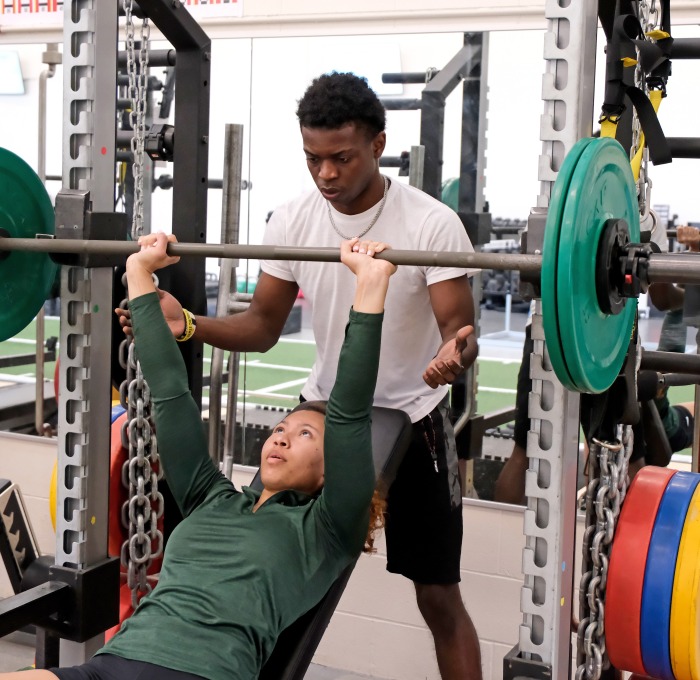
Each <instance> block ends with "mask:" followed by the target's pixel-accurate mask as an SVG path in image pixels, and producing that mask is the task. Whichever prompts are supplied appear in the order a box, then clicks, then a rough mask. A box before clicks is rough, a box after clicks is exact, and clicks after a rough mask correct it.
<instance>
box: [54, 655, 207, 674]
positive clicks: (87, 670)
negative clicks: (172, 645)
mask: <svg viewBox="0 0 700 680" xmlns="http://www.w3.org/2000/svg"><path fill="white" fill-rule="evenodd" d="M49 670H50V671H51V672H52V673H53V674H54V675H56V676H57V677H58V678H59V680H203V678H202V676H200V675H192V674H191V673H184V672H182V671H175V670H172V669H170V668H165V667H163V666H157V665H155V664H152V663H146V662H145V661H133V660H131V659H124V658H122V657H121V656H115V655H114V654H98V655H97V656H94V657H92V659H90V661H88V662H86V663H84V664H81V665H80V666H70V667H68V668H49Z"/></svg>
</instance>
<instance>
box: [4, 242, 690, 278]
mask: <svg viewBox="0 0 700 680" xmlns="http://www.w3.org/2000/svg"><path fill="white" fill-rule="evenodd" d="M138 249H139V246H138V244H137V243H135V242H134V241H99V240H81V239H54V238H34V239H32V238H11V237H7V238H3V237H0V251H12V250H20V251H25V252H43V253H71V254H75V255H121V256H124V257H125V258H126V257H128V256H129V255H131V254H132V253H135V252H136V251H137V250H138ZM168 253H169V254H170V255H179V256H182V257H190V256H194V257H211V258H220V257H222V258H231V259H242V260H250V259H253V260H293V261H296V262H339V261H340V249H339V248H295V247H291V246H256V245H243V244H239V245H231V244H222V243H171V244H169V245H168ZM377 257H378V258H379V259H383V260H388V261H389V262H393V263H394V264H398V265H417V266H427V267H430V266H433V267H463V268H473V269H504V270H512V271H515V270H517V271H520V272H527V273H533V274H536V273H539V272H540V271H541V270H542V256H541V255H533V254H519V253H466V252H455V253H451V252H440V251H423V250H388V251H385V252H383V253H380V254H379V255H378V256H377ZM647 274H648V279H649V282H650V283H657V282H668V283H689V284H692V283H700V253H652V255H651V256H650V258H649V264H648V270H647Z"/></svg>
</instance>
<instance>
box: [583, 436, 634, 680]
mask: <svg viewBox="0 0 700 680" xmlns="http://www.w3.org/2000/svg"><path fill="white" fill-rule="evenodd" d="M617 438H618V439H617V441H615V442H602V441H599V440H597V439H595V438H594V439H593V440H592V442H591V443H590V446H589V451H590V453H589V455H590V460H591V461H597V462H598V466H595V465H591V466H590V469H592V470H595V469H598V470H599V471H600V476H599V477H598V478H595V479H591V480H590V482H589V484H588V487H587V489H586V531H585V533H584V536H583V557H584V562H583V563H584V565H586V564H588V562H589V560H590V569H588V570H587V571H585V572H584V573H583V574H582V575H581V585H580V590H579V605H580V610H581V621H580V623H579V627H578V659H577V662H578V664H579V665H578V667H577V668H576V676H575V677H576V680H599V679H600V677H601V675H602V673H603V670H604V669H605V668H606V667H607V666H609V661H608V659H607V655H606V649H605V625H604V621H605V589H606V586H607V580H608V564H609V561H610V550H611V548H612V542H613V536H614V534H615V527H616V524H617V520H618V517H619V516H620V507H621V506H622V503H623V501H624V499H625V495H626V493H627V471H628V466H629V457H630V455H631V453H632V445H633V434H632V427H631V426H629V425H625V426H622V425H618V428H617Z"/></svg>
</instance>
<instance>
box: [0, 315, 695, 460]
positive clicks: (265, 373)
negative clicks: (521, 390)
mask: <svg viewBox="0 0 700 680" xmlns="http://www.w3.org/2000/svg"><path fill="white" fill-rule="evenodd" d="M35 332H36V330H35V323H34V322H32V323H31V324H30V325H29V326H27V328H25V329H24V330H23V331H22V332H21V333H19V334H18V335H17V336H15V337H14V338H12V339H10V340H7V341H5V342H1V343H0V356H5V355H14V354H32V353H34V351H35ZM58 335H59V323H58V319H55V318H47V319H46V320H45V337H46V338H48V337H51V336H55V337H57V336H58ZM315 352H316V347H315V345H314V344H313V343H312V342H309V341H299V340H295V339H288V338H285V337H282V339H281V340H280V342H279V343H278V344H277V345H276V346H275V347H273V348H272V349H271V350H270V351H269V352H266V353H265V354H256V353H248V354H244V355H242V359H241V365H240V377H239V381H240V383H239V384H240V386H241V389H240V390H239V404H243V403H247V404H260V405H264V406H273V407H277V408H285V407H291V406H293V405H294V404H295V403H297V401H298V397H299V393H300V391H301V388H302V386H303V384H304V382H305V380H306V378H307V377H308V375H309V371H310V369H311V365H312V364H313V361H314V358H315ZM496 353H497V350H496V349H494V348H488V347H486V348H483V349H482V356H481V357H480V358H479V360H478V383H479V393H478V401H477V408H478V412H479V413H490V412H491V411H495V410H498V409H502V408H506V407H508V406H512V405H513V404H514V403H515V387H516V381H517V374H518V369H519V362H518V361H513V360H512V359H511V360H506V361H503V362H502V361H499V360H497V359H496V358H495V354H496ZM210 358H211V348H210V347H208V346H205V349H204V373H205V375H206V374H208V373H209V370H210ZM54 366H55V364H54V363H53V362H49V363H47V364H46V369H45V375H46V376H47V377H48V378H52V377H53V374H54ZM0 374H4V375H18V376H25V377H27V378H30V377H33V375H34V366H32V365H27V366H17V367H12V368H7V369H2V370H0ZM224 394H226V390H224ZM693 394H694V388H693V387H692V386H685V387H674V388H671V390H670V396H671V402H672V403H681V402H689V401H692V400H693ZM204 397H205V398H208V390H206V389H205V391H204ZM684 453H688V452H684Z"/></svg>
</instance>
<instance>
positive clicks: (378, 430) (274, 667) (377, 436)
mask: <svg viewBox="0 0 700 680" xmlns="http://www.w3.org/2000/svg"><path fill="white" fill-rule="evenodd" d="M411 434H412V430H411V420H410V419H409V417H408V415H407V414H406V413H404V412H403V411H399V410H396V409H389V408H382V407H379V406H375V407H374V408H373V409H372V455H373V458H374V470H375V474H376V477H377V482H378V483H381V485H382V487H381V488H383V489H388V488H389V486H390V485H391V482H392V481H393V480H394V478H395V477H396V471H397V470H398V467H399V464H400V463H401V460H402V458H403V455H404V453H405V451H406V449H407V448H408V445H409V443H410V441H411ZM250 486H251V488H253V489H257V490H261V489H262V482H261V480H260V473H259V472H258V473H257V474H256V475H255V478H254V479H253V481H252V483H251V485H250ZM356 563H357V560H355V562H353V563H352V564H350V565H348V566H347V567H346V568H345V570H344V571H343V572H342V573H341V574H340V576H339V577H338V578H337V580H336V581H335V583H334V584H333V585H332V586H331V588H330V590H329V591H328V592H327V593H326V595H325V596H324V597H323V599H322V600H321V601H320V602H319V603H318V604H317V605H316V606H315V607H313V608H312V609H310V610H309V611H308V612H306V614H304V615H303V616H301V617H300V618H299V619H297V620H296V621H295V622H294V623H293V624H292V625H291V626H289V627H288V628H285V629H284V630H283V631H282V633H281V635H280V636H279V638H278V640H277V644H276V645H275V648H274V650H273V651H272V654H271V655H270V658H269V659H268V660H267V662H266V663H265V665H264V666H263V668H262V670H261V672H260V675H259V680H302V679H303V677H304V675H305V674H306V670H307V669H308V667H309V664H310V663H311V659H312V658H313V656H314V653H315V652H316V647H318V643H319V642H320V641H321V638H322V637H323V633H324V632H325V630H326V627H327V626H328V622H329V621H330V619H331V616H332V615H333V612H334V611H335V608H336V606H337V604H338V601H339V600H340V597H341V595H342V594H343V590H345V586H346V584H347V582H348V580H349V579H350V574H351V573H352V570H353V569H354V568H355V564H356Z"/></svg>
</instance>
